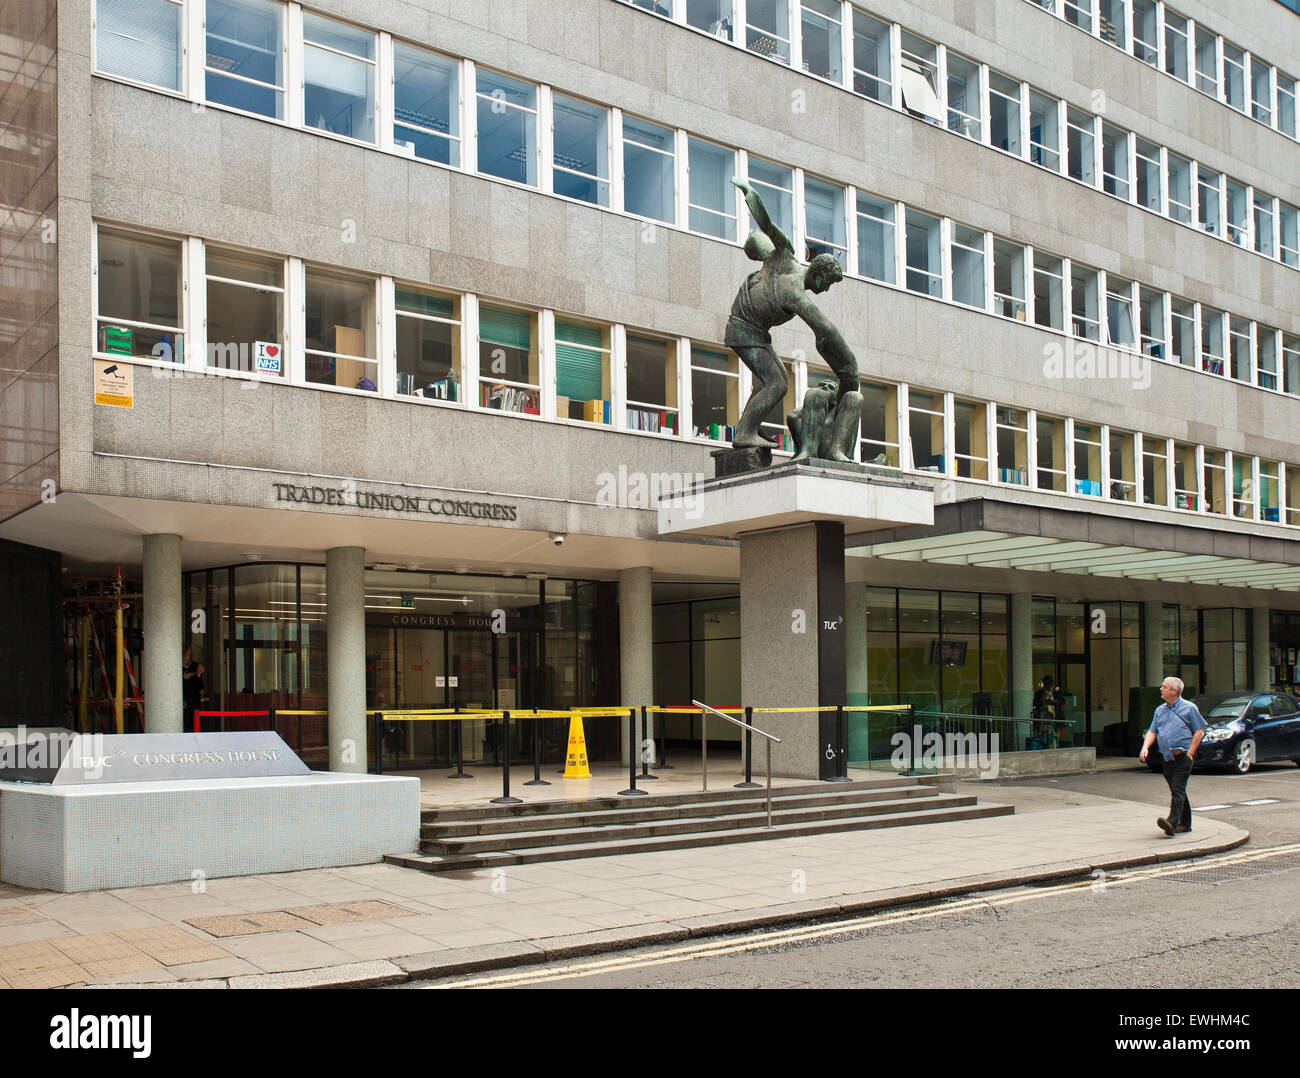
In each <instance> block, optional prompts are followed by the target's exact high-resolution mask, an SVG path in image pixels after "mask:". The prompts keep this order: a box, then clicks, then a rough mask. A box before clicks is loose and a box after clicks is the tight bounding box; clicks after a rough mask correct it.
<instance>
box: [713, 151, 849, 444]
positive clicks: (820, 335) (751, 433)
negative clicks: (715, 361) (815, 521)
mask: <svg viewBox="0 0 1300 1078" xmlns="http://www.w3.org/2000/svg"><path fill="white" fill-rule="evenodd" d="M731 182H732V183H734V184H735V185H736V186H737V187H738V188H740V190H741V191H742V192H743V193H744V195H745V204H746V205H747V206H748V207H749V212H750V214H751V215H752V216H753V219H754V223H755V225H757V228H756V229H755V230H754V231H752V232H750V234H749V236H748V238H747V239H746V240H745V254H747V255H748V256H749V257H750V258H751V259H753V260H754V261H755V262H761V263H762V267H761V268H759V269H757V270H755V271H754V272H753V273H751V274H750V275H749V276H748V277H746V278H745V280H744V282H743V283H742V284H741V286H740V291H738V292H737V293H736V300H735V302H734V303H733V304H732V305H731V317H730V318H729V319H728V320H727V336H726V344H727V347H728V348H730V349H732V351H734V352H735V353H736V355H738V356H739V357H740V361H741V362H742V363H744V364H745V366H746V367H748V368H749V370H750V371H751V373H752V374H753V375H754V380H755V382H756V386H755V389H754V391H753V393H751V394H750V397H749V401H748V402H747V403H746V404H745V410H744V412H743V413H741V416H740V421H739V422H738V423H737V424H736V437H735V441H734V442H733V443H732V444H733V445H734V446H736V447H737V448H753V447H761V446H768V447H770V446H771V444H772V443H771V442H770V441H769V440H768V439H767V438H766V437H764V436H763V435H762V434H761V433H759V429H758V426H759V424H760V423H761V422H762V421H763V419H764V418H765V417H766V416H767V414H768V413H769V412H770V411H771V410H772V409H773V407H775V406H776V405H777V404H779V403H780V402H781V401H782V400H783V399H784V398H785V394H786V390H787V389H788V388H789V380H788V378H787V377H786V373H785V367H784V366H782V364H781V361H780V359H778V358H777V355H776V352H775V351H774V350H773V349H772V335H771V333H770V330H771V329H772V327H773V326H781V325H784V324H785V323H786V322H789V321H790V319H792V318H794V317H796V316H798V317H799V318H801V319H803V321H804V322H805V323H806V324H807V325H808V328H809V329H811V330H812V331H813V334H814V336H815V337H816V341H817V351H818V353H820V355H821V357H822V358H823V359H824V360H825V361H826V362H827V363H828V364H829V365H830V368H831V370H832V371H833V372H834V373H835V377H836V380H837V384H836V385H835V386H834V388H833V389H832V388H830V384H829V383H828V386H827V387H825V388H822V389H817V390H810V391H809V393H808V395H807V397H806V398H805V402H804V408H803V409H797V410H796V411H794V412H792V413H791V414H790V416H789V417H788V423H789V426H790V431H791V433H792V434H793V435H794V439H795V458H794V459H795V460H796V461H803V460H809V459H811V458H813V457H821V458H824V459H829V460H837V461H851V460H852V459H853V448H854V442H855V441H856V440H857V436H858V422H859V420H860V419H861V416H862V394H861V393H860V392H859V389H858V361H857V359H856V358H855V357H854V355H853V353H852V352H851V351H850V350H849V346H848V345H847V344H846V343H845V341H844V337H843V335H842V334H841V333H840V331H839V330H838V329H836V328H835V326H834V325H832V324H831V321H830V319H828V318H827V317H826V316H825V315H824V314H823V313H822V312H821V310H820V309H819V308H818V306H817V305H816V304H815V303H814V302H813V301H812V296H813V295H820V294H821V293H822V292H825V291H826V290H827V289H828V288H830V286H831V285H833V284H834V283H835V282H836V281H839V280H842V279H843V278H844V272H843V270H841V269H840V264H839V263H838V262H837V261H836V260H835V258H834V256H832V255H828V254H820V255H818V256H817V257H816V258H814V259H813V260H812V261H811V263H809V264H808V265H807V266H805V265H804V264H803V263H801V262H800V261H799V260H798V259H797V258H796V257H795V253H794V246H793V245H792V244H791V242H790V239H789V237H788V236H786V234H785V233H784V232H782V231H781V229H780V228H778V227H777V225H776V224H775V223H774V222H773V221H772V219H771V217H769V216H768V212H767V207H766V206H764V205H763V200H762V199H761V198H760V197H759V195H758V192H757V191H755V190H754V188H753V187H751V186H750V185H749V184H748V183H745V182H744V181H742V180H739V179H736V178H735V177H733V178H732V180H731ZM808 397H811V398H813V399H812V400H809V399H807V398H808ZM810 405H811V407H810Z"/></svg>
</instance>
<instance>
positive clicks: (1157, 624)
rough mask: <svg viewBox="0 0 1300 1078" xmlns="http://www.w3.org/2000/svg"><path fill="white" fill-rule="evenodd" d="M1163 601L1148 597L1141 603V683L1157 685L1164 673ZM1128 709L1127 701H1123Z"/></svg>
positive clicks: (1164, 675)
mask: <svg viewBox="0 0 1300 1078" xmlns="http://www.w3.org/2000/svg"><path fill="white" fill-rule="evenodd" d="M1164 605H1165V604H1164V603H1162V602H1160V601H1159V600H1158V599H1148V600H1147V601H1146V602H1144V603H1143V604H1142V684H1143V685H1148V686H1149V685H1159V684H1160V683H1161V682H1162V681H1164V679H1165V677H1166V674H1165V634H1164V628H1163V626H1164ZM1124 708H1125V710H1126V711H1127V710H1128V701H1127V700H1126V701H1124Z"/></svg>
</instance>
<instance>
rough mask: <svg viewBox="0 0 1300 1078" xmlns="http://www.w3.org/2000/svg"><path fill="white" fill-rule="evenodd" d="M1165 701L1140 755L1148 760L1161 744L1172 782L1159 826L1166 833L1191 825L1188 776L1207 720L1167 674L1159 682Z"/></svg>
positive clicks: (1167, 772) (1156, 712) (1161, 751)
mask: <svg viewBox="0 0 1300 1078" xmlns="http://www.w3.org/2000/svg"><path fill="white" fill-rule="evenodd" d="M1160 695H1161V697H1162V698H1163V699H1164V703H1163V704H1161V705H1160V706H1159V707H1158V708H1156V711H1155V715H1154V716H1152V719H1151V726H1150V728H1149V729H1148V730H1147V736H1146V738H1145V739H1144V740H1143V742H1142V751H1141V752H1140V753H1138V759H1139V760H1141V761H1142V762H1143V763H1146V759H1147V753H1148V752H1150V751H1151V746H1152V745H1153V744H1158V746H1159V749H1160V754H1161V755H1162V756H1163V757H1164V759H1165V766H1164V773H1165V782H1167V783H1169V816H1168V817H1164V816H1161V817H1160V818H1159V819H1158V820H1156V826H1157V827H1159V828H1160V830H1161V831H1163V832H1164V833H1165V834H1166V835H1171V836H1172V835H1175V834H1178V833H1180V832H1183V831H1190V830H1191V829H1192V803H1191V802H1190V801H1189V800H1188V799H1187V780H1188V778H1189V777H1190V776H1191V773H1192V764H1193V763H1194V762H1195V760H1196V750H1197V749H1199V748H1200V747H1201V738H1203V737H1204V736H1205V720H1204V719H1203V718H1201V713H1200V712H1199V711H1198V710H1197V709H1196V705H1195V704H1193V703H1192V702H1191V701H1190V700H1184V699H1183V683H1182V682H1181V681H1180V680H1179V679H1178V678H1176V677H1167V678H1165V680H1164V681H1163V682H1161V685H1160Z"/></svg>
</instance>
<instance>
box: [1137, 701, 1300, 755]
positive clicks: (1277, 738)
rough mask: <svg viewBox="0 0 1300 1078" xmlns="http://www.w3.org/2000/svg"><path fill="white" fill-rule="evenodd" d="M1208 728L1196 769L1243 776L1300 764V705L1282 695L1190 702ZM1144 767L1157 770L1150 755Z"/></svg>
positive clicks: (1154, 753) (1155, 753) (1153, 753)
mask: <svg viewBox="0 0 1300 1078" xmlns="http://www.w3.org/2000/svg"><path fill="white" fill-rule="evenodd" d="M1192 702H1193V703H1194V704H1195V705H1196V706H1197V708H1198V709H1199V710H1200V712H1201V715H1202V717H1203V718H1204V719H1205V721H1206V723H1207V724H1208V727H1207V729H1206V731H1205V737H1204V738H1202V739H1201V747H1200V750H1199V751H1198V752H1197V753H1196V766H1197V767H1230V768H1231V769H1232V770H1233V771H1235V772H1237V773H1238V774H1240V775H1244V774H1245V773H1246V772H1247V771H1249V770H1250V769H1251V768H1252V767H1253V766H1254V765H1255V764H1266V763H1272V762H1279V761H1283V760H1291V761H1294V762H1295V763H1296V764H1300V702H1297V701H1296V699H1295V697H1293V696H1288V695H1287V694H1286V693H1284V692H1268V691H1259V692H1217V693H1207V694H1206V695H1204V696H1198V697H1196V698H1195V699H1194V700H1193V701H1192ZM1147 762H1148V764H1149V766H1150V767H1151V769H1152V770H1153V771H1159V770H1160V768H1161V760H1160V754H1159V753H1158V752H1156V751H1155V750H1154V749H1152V752H1151V755H1150V756H1148V757H1147Z"/></svg>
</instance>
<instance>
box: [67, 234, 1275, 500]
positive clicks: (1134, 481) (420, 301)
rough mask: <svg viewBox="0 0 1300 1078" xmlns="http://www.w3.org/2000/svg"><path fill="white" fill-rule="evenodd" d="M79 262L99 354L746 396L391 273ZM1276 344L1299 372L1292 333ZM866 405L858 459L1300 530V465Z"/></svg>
mask: <svg viewBox="0 0 1300 1078" xmlns="http://www.w3.org/2000/svg"><path fill="white" fill-rule="evenodd" d="M94 260H95V261H94V267H95V269H94V273H95V282H94V284H95V287H94V289H93V294H94V297H95V310H94V319H95V341H94V350H95V355H96V356H97V357H98V358H100V359H113V360H117V361H127V360H131V361H144V362H147V363H150V364H157V365H158V366H159V367H160V368H161V367H163V366H165V365H167V364H174V365H180V366H182V367H184V368H185V369H187V370H191V371H194V372H196V373H198V372H208V371H223V372H241V373H243V374H244V375H247V376H249V377H250V378H266V379H273V380H280V381H287V382H291V383H294V384H306V385H318V386H330V387H333V388H336V389H340V390H343V391H360V392H371V393H379V394H382V395H384V396H390V397H392V396H396V397H401V398H419V399H424V400H431V401H442V402H445V403H447V404H454V405H461V406H466V407H470V408H478V409H489V410H495V411H506V412H514V413H519V414H525V415H537V416H546V417H555V418H558V419H570V420H577V421H580V422H587V423H593V424H600V425H607V426H610V427H613V428H615V429H622V430H633V431H645V432H650V433H657V434H660V435H669V436H683V437H693V438H703V439H712V440H717V441H727V440H730V438H731V433H732V430H733V429H734V427H735V424H736V420H737V418H738V416H739V408H740V402H741V401H743V400H745V399H747V397H748V395H749V390H750V384H749V374H748V371H747V370H745V369H744V368H743V367H740V366H739V365H738V363H737V360H736V356H735V355H734V353H732V352H730V351H729V350H727V349H725V348H722V347H719V346H717V345H713V344H708V343H700V342H695V341H691V340H689V339H685V338H675V337H664V336H659V335H655V334H652V333H644V332H641V331H640V330H637V329H634V328H632V327H627V326H623V325H619V324H609V323H602V322H595V321H592V320H590V319H582V318H572V317H569V316H567V315H564V314H561V313H558V312H555V311H549V310H542V311H536V310H527V309H523V308H518V307H511V306H507V305H505V304H498V303H495V302H491V301H488V300H481V301H480V299H479V297H478V296H476V295H473V294H453V293H443V292H439V291H434V290H430V289H427V288H424V287H420V286H416V285H408V284H404V283H402V282H399V281H395V280H393V279H392V278H391V277H381V278H378V279H376V278H372V277H365V276H360V275H355V274H347V273H342V272H340V271H338V270H337V269H333V268H327V267H323V266H316V265H311V264H306V263H304V262H302V261H301V260H299V259H296V258H289V259H285V258H280V257H275V256H270V255H264V254H257V253H252V252H248V251H243V250H235V249H230V248H225V247H221V246H218V245H216V244H210V243H206V242H204V241H203V240H201V239H197V238H189V239H175V238H168V237H163V236H156V235H145V234H143V233H137V232H133V231H126V230H123V229H119V228H114V227H110V226H107V225H101V226H99V227H97V228H96V231H95V251H94ZM1289 347H1291V348H1292V349H1293V353H1292V355H1291V356H1290V358H1289V359H1288V364H1289V369H1293V371H1294V375H1293V376H1297V375H1300V340H1294V339H1291V340H1290V344H1289ZM783 363H784V364H785V366H786V370H787V374H788V377H789V388H788V389H787V392H786V395H785V399H784V400H782V401H780V402H778V403H777V404H776V405H775V406H774V407H773V409H772V411H771V413H770V414H769V415H768V416H767V417H766V423H765V429H766V431H767V432H768V433H769V434H770V435H772V436H774V437H776V436H781V437H782V448H783V449H784V450H786V451H789V450H790V449H791V448H792V447H791V445H790V443H789V441H788V436H786V432H785V419H786V416H787V415H788V414H789V412H790V411H792V410H793V409H794V408H795V407H796V405H797V403H798V402H799V401H800V400H802V398H803V394H804V392H805V390H806V388H807V386H808V385H809V383H810V382H816V381H818V380H820V379H823V378H828V377H829V371H828V370H827V369H825V368H822V367H819V366H813V365H810V364H808V363H807V362H806V361H805V360H804V359H803V358H801V357H795V358H792V359H786V360H783ZM863 397H864V406H863V414H862V430H861V459H862V460H864V461H869V462H870V461H874V462H878V463H884V464H889V465H892V466H895V467H902V468H907V469H913V470H917V471H926V472H935V473H941V474H944V475H950V476H958V477H961V478H965V479H974V480H983V481H988V482H999V483H1003V484H1011V485H1018V486H1028V487H1032V488H1036V489H1040V490H1048V491H1056V492H1058V493H1067V494H1078V495H1083V496H1090V497H1099V498H1106V499H1111V500H1117V501H1128V502H1134V503H1138V504H1148V505H1162V506H1169V507H1174V508H1178V509H1186V510H1189V511H1197V512H1208V513H1223V514H1230V515H1233V516H1237V517H1242V518H1250V519H1260V520H1267V521H1276V522H1279V523H1281V522H1285V523H1289V524H1297V525H1300V466H1293V465H1283V464H1280V463H1279V462H1277V461H1269V460H1259V459H1257V458H1254V457H1250V456H1245V455H1241V454H1234V453H1225V452H1224V451H1222V450H1218V449H1213V448H1210V447H1204V446H1196V445H1188V444H1183V443H1181V442H1176V441H1173V440H1171V439H1168V438H1154V437H1152V436H1150V435H1147V434H1140V433H1135V432H1127V431H1120V430H1116V429H1111V428H1109V427H1108V426H1107V425H1105V424H1104V423H1098V422H1095V421H1089V422H1084V421H1081V420H1075V419H1073V418H1069V417H1053V416H1049V415H1045V414H1041V413H1035V412H1033V411H1032V410H1031V411H1025V410H1022V409H1016V408H1011V407H1008V406H1003V405H999V404H996V403H995V402H992V401H980V400H967V399H964V398H961V397H958V396H956V395H954V394H952V393H947V392H943V391H940V390H933V389H924V388H920V387H909V386H907V385H888V384H877V383H868V384H864V386H863ZM1288 499H1289V500H1288ZM1283 505H1285V506H1286V507H1287V512H1286V517H1285V521H1283V518H1282V516H1281V510H1280V507H1282V506H1283Z"/></svg>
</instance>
